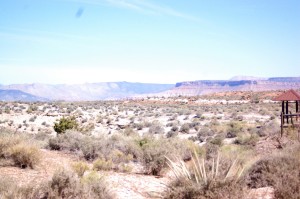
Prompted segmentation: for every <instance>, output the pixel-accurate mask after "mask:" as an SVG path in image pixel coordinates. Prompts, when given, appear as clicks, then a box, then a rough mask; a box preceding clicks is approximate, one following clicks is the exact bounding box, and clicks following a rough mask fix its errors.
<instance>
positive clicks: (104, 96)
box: [0, 82, 174, 101]
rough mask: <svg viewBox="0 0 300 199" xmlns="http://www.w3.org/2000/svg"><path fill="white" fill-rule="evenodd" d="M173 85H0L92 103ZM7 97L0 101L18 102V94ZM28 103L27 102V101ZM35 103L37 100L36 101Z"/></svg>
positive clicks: (49, 97)
mask: <svg viewBox="0 0 300 199" xmlns="http://www.w3.org/2000/svg"><path fill="white" fill-rule="evenodd" d="M173 87H174V85H173V84H150V83H130V82H103V83H86V84H57V85H51V84H12V85H0V89H2V90H18V91H20V92H23V93H26V94H27V95H31V96H32V97H36V99H38V100H40V99H42V101H44V100H66V101H82V100H84V101H92V100H108V99H121V98H128V97H134V96H136V95H142V94H148V93H149V94H150V93H151V94H153V93H160V92H163V91H166V90H169V89H171V88H173ZM10 94H11V96H10V97H9V96H8V95H7V94H6V95H3V96H2V95H0V100H7V99H11V100H19V98H20V95H19V94H18V93H13V92H11V93H10ZM27 101H28V100H27ZM36 101H37V100H36Z"/></svg>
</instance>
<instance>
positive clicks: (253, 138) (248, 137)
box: [235, 133, 259, 146]
mask: <svg viewBox="0 0 300 199" xmlns="http://www.w3.org/2000/svg"><path fill="white" fill-rule="evenodd" d="M258 140H259V137H258V135H257V134H256V133H251V134H249V133H239V134H238V135H237V139H236V140H235V144H241V145H249V146H255V145H256V143H257V142H258Z"/></svg>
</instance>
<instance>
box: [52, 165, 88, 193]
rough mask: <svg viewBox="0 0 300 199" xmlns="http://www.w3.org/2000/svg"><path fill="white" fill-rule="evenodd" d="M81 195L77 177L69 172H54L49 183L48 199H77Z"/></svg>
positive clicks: (62, 170) (61, 170)
mask: <svg viewBox="0 0 300 199" xmlns="http://www.w3.org/2000/svg"><path fill="white" fill-rule="evenodd" d="M82 194H83V193H82V189H81V187H80V181H79V179H78V177H77V176H76V174H75V173H72V172H70V171H67V170H64V169H60V170H58V171H56V172H55V173H54V175H53V177H52V179H51V181H50V182H49V196H50V198H78V197H79V196H80V195H82Z"/></svg>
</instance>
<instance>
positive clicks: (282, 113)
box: [281, 101, 284, 125]
mask: <svg viewBox="0 0 300 199" xmlns="http://www.w3.org/2000/svg"><path fill="white" fill-rule="evenodd" d="M281 108H282V111H281V115H284V101H282V104H281ZM283 124H284V118H283V121H282V122H281V125H283Z"/></svg>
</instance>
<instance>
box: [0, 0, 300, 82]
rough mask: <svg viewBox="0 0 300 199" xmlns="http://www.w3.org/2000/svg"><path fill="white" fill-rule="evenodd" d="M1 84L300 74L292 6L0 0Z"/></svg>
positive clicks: (273, 2)
mask: <svg viewBox="0 0 300 199" xmlns="http://www.w3.org/2000/svg"><path fill="white" fill-rule="evenodd" d="M0 69H1V73H0V84H12V83H35V82H40V83H84V82H105V81H129V82H155V83H176V82H180V81H187V80H200V79H229V78H231V77H232V76H235V75H248V76H259V77H272V76H300V1H299V0H180V1H179V0H160V1H158V0H0Z"/></svg>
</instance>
